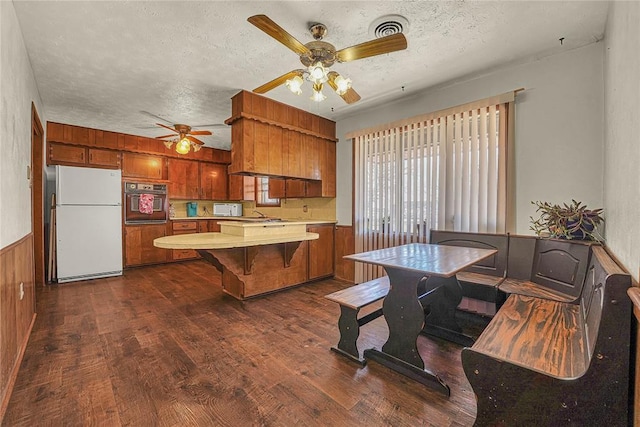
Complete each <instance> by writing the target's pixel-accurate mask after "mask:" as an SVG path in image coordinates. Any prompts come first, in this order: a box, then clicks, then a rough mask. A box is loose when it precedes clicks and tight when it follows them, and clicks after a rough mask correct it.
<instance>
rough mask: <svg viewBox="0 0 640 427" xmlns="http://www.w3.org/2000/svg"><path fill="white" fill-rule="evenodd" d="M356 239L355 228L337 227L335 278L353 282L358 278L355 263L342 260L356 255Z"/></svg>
mask: <svg viewBox="0 0 640 427" xmlns="http://www.w3.org/2000/svg"><path fill="white" fill-rule="evenodd" d="M355 251H356V245H355V237H354V234H353V226H350V225H349V226H346V225H338V226H337V227H336V264H335V265H336V272H335V277H336V278H338V279H342V280H347V281H349V282H353V281H354V280H355V277H356V267H355V262H354V261H347V260H346V259H344V258H342V257H343V256H344V255H351V254H353V253H355Z"/></svg>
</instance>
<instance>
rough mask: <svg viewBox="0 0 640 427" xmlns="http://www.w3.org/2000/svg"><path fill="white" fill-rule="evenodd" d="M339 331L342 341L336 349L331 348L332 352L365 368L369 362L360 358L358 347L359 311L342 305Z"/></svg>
mask: <svg viewBox="0 0 640 427" xmlns="http://www.w3.org/2000/svg"><path fill="white" fill-rule="evenodd" d="M338 329H340V341H339V342H338V345H337V346H336V347H331V350H333V351H335V352H336V353H338V354H340V355H342V356H345V357H347V358H348V359H350V360H353V361H354V362H357V363H359V364H360V365H361V366H364V365H365V364H366V363H367V362H366V361H365V360H364V359H363V358H361V357H360V352H359V351H358V346H357V345H356V341H357V340H358V336H359V335H360V325H359V323H358V310H354V309H352V308H349V307H345V306H343V305H341V306H340V319H338Z"/></svg>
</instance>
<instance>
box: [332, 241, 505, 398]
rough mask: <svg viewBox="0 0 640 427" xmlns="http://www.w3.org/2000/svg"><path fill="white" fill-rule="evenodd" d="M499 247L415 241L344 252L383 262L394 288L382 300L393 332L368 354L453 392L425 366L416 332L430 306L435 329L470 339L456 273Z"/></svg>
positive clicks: (422, 327)
mask: <svg viewBox="0 0 640 427" xmlns="http://www.w3.org/2000/svg"><path fill="white" fill-rule="evenodd" d="M496 252H497V251H496V250H493V249H477V248H466V247H460V246H445V245H431V244H424V243H411V244H407V245H402V246H395V247H390V248H385V249H378V250H374V251H370V252H362V253H358V254H353V255H346V256H344V258H345V259H349V260H353V261H357V262H363V263H367V264H373V265H379V266H382V267H383V268H384V270H385V271H386V273H387V275H388V276H389V284H390V289H389V293H388V294H387V296H386V298H385V299H384V302H383V305H382V312H383V314H384V318H385V320H386V322H387V325H388V326H389V337H388V339H387V341H386V343H385V344H384V345H383V346H382V349H381V350H378V349H375V348H372V349H367V350H365V351H364V357H365V358H366V359H369V360H373V361H375V362H377V363H380V364H382V365H384V366H387V367H389V368H391V369H393V370H395V371H397V372H399V373H401V374H403V375H405V376H407V377H409V378H412V379H414V380H416V381H418V382H420V383H422V384H424V385H426V386H428V387H431V388H434V389H435V390H438V391H440V392H442V393H444V394H445V395H447V396H449V395H450V393H451V392H450V389H449V386H448V385H447V384H446V383H445V382H444V381H443V380H442V379H441V378H440V377H439V376H438V375H437V374H435V373H433V372H431V371H430V370H428V369H425V363H424V360H423V359H422V356H421V355H420V353H419V352H418V346H417V340H418V336H419V334H420V332H422V331H423V330H425V308H427V307H428V309H429V314H428V315H427V319H429V322H428V323H429V325H428V326H429V327H430V328H431V329H432V330H433V329H435V330H442V331H447V332H446V333H445V334H443V335H439V334H436V335H439V336H444V337H445V338H447V339H451V340H453V341H456V342H459V343H461V344H462V345H467V344H466V341H465V335H464V334H463V333H462V329H461V328H460V326H459V325H458V324H457V322H456V320H455V308H456V307H457V305H458V304H459V303H460V301H461V300H462V290H461V287H460V283H459V282H458V280H457V279H456V273H457V272H459V271H461V270H463V269H465V268H467V267H469V266H470V265H473V264H475V263H477V262H479V261H481V260H483V259H485V258H488V257H490V256H491V255H493V254H495V253H496ZM456 337H457V338H459V339H457V338H456Z"/></svg>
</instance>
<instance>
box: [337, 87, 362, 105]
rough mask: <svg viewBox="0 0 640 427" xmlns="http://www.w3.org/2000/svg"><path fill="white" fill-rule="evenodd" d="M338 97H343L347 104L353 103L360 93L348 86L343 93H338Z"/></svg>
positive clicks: (358, 99)
mask: <svg viewBox="0 0 640 427" xmlns="http://www.w3.org/2000/svg"><path fill="white" fill-rule="evenodd" d="M340 98H342V99H344V102H346V103H347V104H353V103H354V102H358V101H360V95H359V94H358V92H356V91H355V90H353V88H349V89H348V90H347V91H346V92H345V93H343V94H342V95H340Z"/></svg>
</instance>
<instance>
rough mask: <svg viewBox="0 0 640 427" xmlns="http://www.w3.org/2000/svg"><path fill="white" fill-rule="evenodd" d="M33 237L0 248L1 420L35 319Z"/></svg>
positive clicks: (26, 237) (29, 236) (27, 236)
mask: <svg viewBox="0 0 640 427" xmlns="http://www.w3.org/2000/svg"><path fill="white" fill-rule="evenodd" d="M33 270H34V264H33V235H32V234H28V235H26V236H25V237H23V238H22V239H20V240H18V241H17V242H15V243H13V244H11V245H9V246H7V247H5V248H3V249H0V421H2V418H3V417H4V413H5V410H6V408H7V404H8V402H9V397H10V396H11V390H12V389H13V384H14V382H15V378H16V375H17V374H18V369H19V368H20V362H21V361H22V355H23V354H24V349H25V347H26V346H27V341H28V340H29V333H30V331H31V328H32V326H33V321H34V319H35V288H34V277H33Z"/></svg>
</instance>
